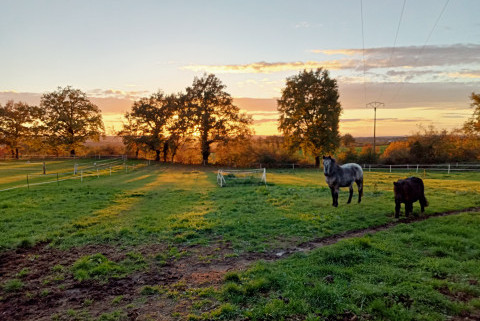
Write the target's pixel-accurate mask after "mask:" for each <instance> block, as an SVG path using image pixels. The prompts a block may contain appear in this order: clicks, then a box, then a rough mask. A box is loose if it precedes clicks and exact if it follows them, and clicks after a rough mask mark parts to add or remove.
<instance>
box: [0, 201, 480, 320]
mask: <svg viewBox="0 0 480 321" xmlns="http://www.w3.org/2000/svg"><path fill="white" fill-rule="evenodd" d="M469 211H471V212H474V211H480V208H479V207H476V208H470V209H466V210H463V211H450V212H445V213H438V214H434V215H430V216H422V217H413V218H409V219H402V220H398V221H395V222H390V223H387V224H384V225H382V226H377V227H371V228H366V229H362V230H356V231H348V232H344V233H340V234H337V235H332V236H329V237H324V238H319V239H315V240H312V241H309V242H304V243H301V244H298V245H295V244H292V246H291V247H288V246H286V247H285V248H282V249H276V250H272V251H269V252H266V253H243V254H240V255H236V254H234V253H233V250H232V248H231V246H230V244H228V243H225V242H222V241H221V240H219V241H216V242H212V244H210V245H209V246H200V245H195V246H181V245H178V246H177V247H175V251H172V248H169V247H168V246H167V245H164V244H154V245H148V246H146V245H145V246H140V247H122V248H118V247H115V246H109V245H88V246H84V247H78V248H72V249H69V250H60V249H57V248H53V247H51V246H50V245H49V244H47V243H40V244H37V245H36V246H34V247H32V248H18V249H16V250H11V251H8V252H4V253H1V254H0V279H1V285H2V290H1V292H0V320H5V321H7V320H52V319H54V320H55V319H56V320H86V319H92V318H98V317H99V316H100V315H102V314H106V315H110V316H112V318H113V317H116V318H117V319H119V320H149V319H150V320H151V319H154V320H180V319H185V316H186V315H187V314H188V313H189V311H190V310H191V309H192V306H193V305H194V304H196V303H198V302H195V300H196V299H198V297H196V295H197V294H195V293H197V292H198V291H197V292H195V291H196V290H198V289H199V288H200V289H202V288H204V289H205V288H208V287H213V288H219V287H220V286H221V285H222V284H223V280H224V276H225V273H227V272H228V271H231V270H243V269H246V268H247V267H249V266H251V265H252V264H253V263H254V262H257V261H259V260H266V261H274V260H278V259H282V258H285V257H288V256H289V255H291V254H294V253H296V252H306V251H310V250H312V249H315V248H319V247H323V246H328V245H331V244H334V243H336V242H338V241H340V240H343V239H347V238H353V237H360V236H363V235H365V234H367V233H375V232H378V231H383V230H387V229H389V228H391V227H394V226H396V225H398V224H401V223H407V224H408V223H413V222H418V221H422V220H425V219H428V218H431V217H438V216H446V215H455V214H460V213H465V212H469ZM129 252H134V253H140V254H141V256H142V257H143V258H144V259H145V264H144V266H143V267H142V268H141V269H140V270H137V271H134V272H132V273H130V274H128V275H126V276H124V277H119V278H109V279H106V280H103V281H101V280H86V281H78V280H76V279H75V278H74V276H73V273H72V270H71V267H72V265H73V264H74V263H75V262H76V261H77V260H78V259H79V258H80V257H83V256H86V255H93V254H97V253H101V254H102V255H104V256H105V257H107V258H108V259H109V260H111V261H114V262H119V261H121V260H124V259H125V258H126V257H127V253H129ZM447 290H448V289H447ZM442 293H443V292H442ZM444 294H445V295H447V296H449V297H452V298H453V299H455V300H459V301H464V300H468V299H469V298H468V297H463V296H460V297H459V296H458V293H456V294H452V293H444ZM202 300H203V301H205V302H204V305H202V306H199V307H195V308H196V309H197V311H208V310H212V309H214V308H216V307H217V306H218V302H209V301H208V300H206V299H202ZM476 316H477V315H472V316H468V318H470V317H471V318H474V317H476ZM468 318H467V317H466V319H458V320H478V319H468ZM341 319H343V320H355V319H356V316H355V315H350V314H349V315H342V318H341Z"/></svg>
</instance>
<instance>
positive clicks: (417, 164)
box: [417, 164, 418, 173]
mask: <svg viewBox="0 0 480 321" xmlns="http://www.w3.org/2000/svg"><path fill="white" fill-rule="evenodd" d="M417 173H418V164H417Z"/></svg>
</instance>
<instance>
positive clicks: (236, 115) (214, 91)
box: [184, 74, 252, 165]
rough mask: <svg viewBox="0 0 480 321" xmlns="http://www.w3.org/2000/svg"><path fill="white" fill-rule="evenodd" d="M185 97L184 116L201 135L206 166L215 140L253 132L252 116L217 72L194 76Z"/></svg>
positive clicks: (223, 139)
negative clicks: (239, 106) (242, 106)
mask: <svg viewBox="0 0 480 321" xmlns="http://www.w3.org/2000/svg"><path fill="white" fill-rule="evenodd" d="M184 97H185V107H186V110H185V114H184V117H188V119H189V120H190V124H191V128H193V132H194V134H197V135H198V136H199V140H200V149H201V153H202V160H203V164H204V165H206V164H208V157H209V156H210V153H211V149H210V146H211V144H212V143H214V142H221V141H223V142H225V141H227V140H228V139H230V138H232V137H239V136H242V135H249V134H250V129H249V125H250V124H251V123H252V119H251V118H250V117H248V116H247V115H246V114H243V113H240V109H239V108H238V107H237V106H235V105H233V99H232V97H231V96H230V94H228V93H227V92H226V91H225V85H224V84H222V82H221V81H220V79H218V78H217V77H216V76H215V75H213V74H209V75H206V74H205V75H204V76H203V77H202V78H197V77H195V78H194V80H193V84H192V86H190V87H187V89H186V94H185V96H184Z"/></svg>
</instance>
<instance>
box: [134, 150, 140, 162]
mask: <svg viewBox="0 0 480 321" xmlns="http://www.w3.org/2000/svg"><path fill="white" fill-rule="evenodd" d="M139 152H140V149H138V148H137V149H136V150H135V159H138V153H139Z"/></svg>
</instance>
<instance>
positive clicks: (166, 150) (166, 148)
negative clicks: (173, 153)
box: [163, 142, 168, 163]
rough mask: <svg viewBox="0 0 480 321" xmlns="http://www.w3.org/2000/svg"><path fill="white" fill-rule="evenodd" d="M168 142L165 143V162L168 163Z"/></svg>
mask: <svg viewBox="0 0 480 321" xmlns="http://www.w3.org/2000/svg"><path fill="white" fill-rule="evenodd" d="M167 154H168V142H165V143H163V162H164V163H166V162H167Z"/></svg>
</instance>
